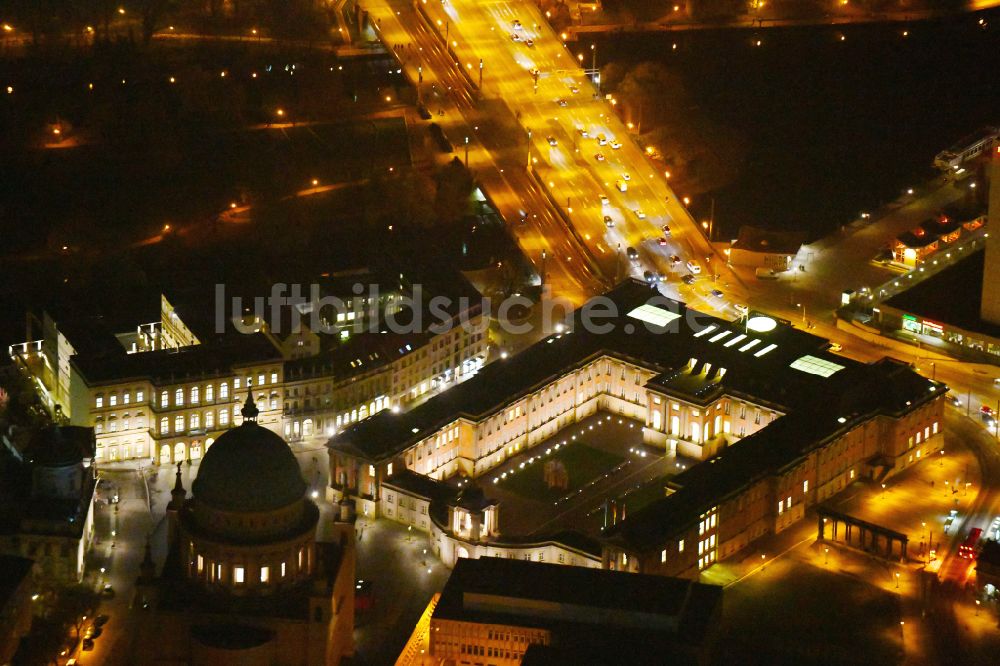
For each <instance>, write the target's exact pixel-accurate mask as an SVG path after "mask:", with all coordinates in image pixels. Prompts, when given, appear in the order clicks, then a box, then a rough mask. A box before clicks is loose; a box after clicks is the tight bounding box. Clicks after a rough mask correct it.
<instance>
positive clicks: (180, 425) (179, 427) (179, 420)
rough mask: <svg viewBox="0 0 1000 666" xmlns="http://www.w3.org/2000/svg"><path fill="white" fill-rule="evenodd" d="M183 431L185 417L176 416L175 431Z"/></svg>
mask: <svg viewBox="0 0 1000 666" xmlns="http://www.w3.org/2000/svg"><path fill="white" fill-rule="evenodd" d="M183 431H184V417H183V416H182V415H178V416H175V417H174V432H183Z"/></svg>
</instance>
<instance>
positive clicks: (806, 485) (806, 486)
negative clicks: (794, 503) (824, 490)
mask: <svg viewBox="0 0 1000 666" xmlns="http://www.w3.org/2000/svg"><path fill="white" fill-rule="evenodd" d="M802 492H804V493H807V492H809V479H806V480H805V481H803V482H802Z"/></svg>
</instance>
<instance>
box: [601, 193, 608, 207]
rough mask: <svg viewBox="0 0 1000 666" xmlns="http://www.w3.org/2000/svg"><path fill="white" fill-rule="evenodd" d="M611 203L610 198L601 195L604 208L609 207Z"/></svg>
mask: <svg viewBox="0 0 1000 666" xmlns="http://www.w3.org/2000/svg"><path fill="white" fill-rule="evenodd" d="M609 203H610V202H609V201H608V197H607V196H605V195H603V194H602V195H601V205H602V206H607V205H608V204H609Z"/></svg>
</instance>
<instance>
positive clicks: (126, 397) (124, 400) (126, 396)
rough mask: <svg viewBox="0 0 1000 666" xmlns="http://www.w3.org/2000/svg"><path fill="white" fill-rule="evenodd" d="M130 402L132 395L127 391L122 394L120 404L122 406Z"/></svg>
mask: <svg viewBox="0 0 1000 666" xmlns="http://www.w3.org/2000/svg"><path fill="white" fill-rule="evenodd" d="M131 400H132V394H131V393H129V392H128V391H125V392H124V393H122V404H123V405H127V404H128V403H129V402H131Z"/></svg>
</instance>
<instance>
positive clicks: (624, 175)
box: [622, 171, 632, 180]
mask: <svg viewBox="0 0 1000 666" xmlns="http://www.w3.org/2000/svg"><path fill="white" fill-rule="evenodd" d="M622 180H632V176H630V175H629V173H628V171H626V172H625V173H623V174H622Z"/></svg>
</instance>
